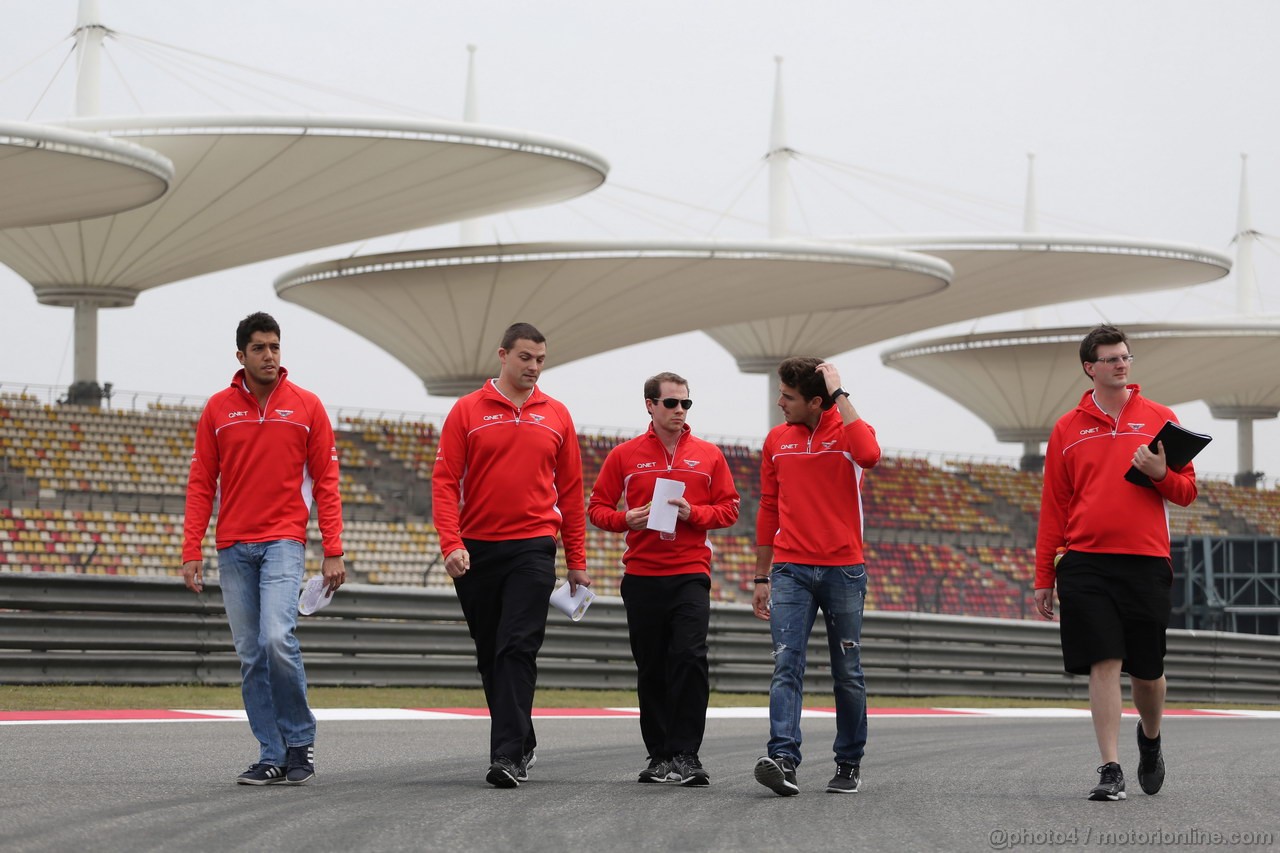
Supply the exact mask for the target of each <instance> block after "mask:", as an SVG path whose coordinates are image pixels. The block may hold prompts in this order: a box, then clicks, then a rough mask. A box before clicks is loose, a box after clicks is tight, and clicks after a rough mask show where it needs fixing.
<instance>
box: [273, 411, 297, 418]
mask: <svg viewBox="0 0 1280 853" xmlns="http://www.w3.org/2000/svg"><path fill="white" fill-rule="evenodd" d="M276 414H277V415H279V416H280V417H282V418H287V417H289V415H292V414H293V409H276Z"/></svg>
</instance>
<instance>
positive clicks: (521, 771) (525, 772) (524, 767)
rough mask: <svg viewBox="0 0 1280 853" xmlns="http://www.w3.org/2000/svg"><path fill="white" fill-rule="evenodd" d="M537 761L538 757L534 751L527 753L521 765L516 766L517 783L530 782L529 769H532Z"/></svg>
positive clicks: (521, 760)
mask: <svg viewBox="0 0 1280 853" xmlns="http://www.w3.org/2000/svg"><path fill="white" fill-rule="evenodd" d="M537 760H538V756H537V755H536V754H535V753H534V751H533V750H529V751H528V752H527V753H525V755H524V757H523V758H521V759H520V763H519V764H517V765H516V781H517V782H528V781H529V768H530V767H532V766H533V763H534V762H535V761H537Z"/></svg>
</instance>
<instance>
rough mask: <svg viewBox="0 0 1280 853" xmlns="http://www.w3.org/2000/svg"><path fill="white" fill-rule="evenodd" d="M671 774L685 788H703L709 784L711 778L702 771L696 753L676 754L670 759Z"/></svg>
mask: <svg viewBox="0 0 1280 853" xmlns="http://www.w3.org/2000/svg"><path fill="white" fill-rule="evenodd" d="M671 772H672V773H673V774H675V777H676V780H678V781H679V782H680V784H681V785H683V786H684V787H686V788H705V787H707V786H708V785H710V784H711V777H710V776H708V775H707V771H706V770H703V769H702V762H701V761H699V760H698V754H697V753H696V752H680V753H676V756H675V758H673V759H671Z"/></svg>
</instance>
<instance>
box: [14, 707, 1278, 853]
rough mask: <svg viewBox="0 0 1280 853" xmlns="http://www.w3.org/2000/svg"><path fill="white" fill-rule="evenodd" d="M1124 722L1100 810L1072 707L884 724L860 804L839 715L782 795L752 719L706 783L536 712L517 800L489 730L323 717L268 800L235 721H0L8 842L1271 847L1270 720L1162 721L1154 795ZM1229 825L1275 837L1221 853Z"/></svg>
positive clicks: (632, 737)
mask: <svg viewBox="0 0 1280 853" xmlns="http://www.w3.org/2000/svg"><path fill="white" fill-rule="evenodd" d="M1026 713H1029V714H1035V713H1036V712H1035V711H1028V712H1026ZM337 716H339V717H341V716H342V715H337ZM373 716H376V714H374V715H373ZM1133 726H1134V721H1133V718H1132V717H1129V716H1126V717H1125V721H1124V723H1123V724H1122V731H1123V736H1122V739H1121V744H1122V761H1121V763H1122V764H1123V765H1124V767H1125V770H1126V772H1127V774H1128V783H1129V788H1128V793H1129V799H1128V800H1127V801H1123V802H1117V803H1094V802H1089V801H1087V800H1086V799H1085V793H1086V792H1087V790H1088V789H1089V788H1090V787H1091V786H1092V785H1093V784H1094V782H1095V780H1096V774H1095V773H1094V768H1095V766H1096V764H1097V762H1096V761H1095V759H1094V756H1095V747H1094V742H1093V730H1092V726H1091V725H1090V723H1089V720H1088V718H1087V717H1084V716H1079V715H1077V716H1075V717H1069V718H1063V717H1035V716H1032V717H1027V716H1018V717H1009V718H1001V717H982V718H970V717H914V716H875V717H873V718H872V719H871V733H870V744H869V747H870V749H869V752H868V754H867V757H866V758H865V760H864V763H863V780H864V781H863V790H862V791H861V792H860V793H858V794H854V795H837V794H827V793H824V792H823V787H824V786H825V783H826V780H827V778H828V777H829V776H830V775H831V770H832V764H831V760H832V759H831V755H830V744H831V739H832V737H833V736H834V730H835V723H834V720H832V719H830V718H829V717H815V718H809V719H806V722H805V735H806V752H807V760H806V762H805V764H803V765H802V766H801V768H800V785H801V794H800V795H799V796H797V797H788V798H782V797H777V796H775V795H774V794H773V793H772V792H770V791H769V790H768V789H766V788H763V787H761V786H760V785H759V784H757V783H756V782H755V780H754V779H753V778H752V775H751V767H752V764H753V763H754V761H755V759H756V758H757V757H758V756H759V755H760V754H761V753H762V752H763V745H764V741H765V739H766V736H767V730H768V723H767V720H766V719H763V718H762V717H761V716H760V715H759V714H756V715H755V716H754V717H753V718H743V717H740V716H727V717H717V718H714V719H711V720H709V721H708V725H707V734H706V740H705V743H704V746H703V750H702V759H703V763H704V764H705V766H706V767H707V769H708V771H709V772H710V774H711V781H712V784H711V787H709V788H704V789H684V788H680V787H678V786H676V785H671V784H665V785H639V784H636V783H635V781H634V780H635V774H636V772H637V771H638V770H639V769H640V768H641V767H642V766H643V765H644V752H643V748H642V747H641V745H640V738H639V731H638V726H637V723H636V721H635V719H634V718H631V717H623V718H614V719H607V718H606V719H597V718H589V717H583V718H570V719H563V718H556V719H540V720H539V721H538V722H537V730H538V733H539V737H540V741H541V743H540V746H539V749H538V753H539V760H538V762H537V763H536V764H535V766H534V767H533V769H532V771H531V776H532V779H531V780H530V782H528V783H527V784H525V785H522V786H521V787H520V788H518V789H515V790H496V789H493V788H490V787H489V786H488V785H486V784H485V783H484V781H483V777H484V772H485V769H486V766H487V761H486V760H485V757H486V756H487V754H488V720H487V719H484V718H480V719H408V720H406V719H371V720H353V719H337V720H335V719H325V718H324V717H323V716H322V719H321V723H320V735H319V738H318V741H317V750H316V754H317V770H318V776H317V778H316V780H315V781H314V782H313V783H312V784H310V785H307V786H300V787H286V786H283V785H274V786H269V787H263V788H255V787H247V786H241V785H236V784H234V783H233V781H232V780H233V778H234V776H235V775H236V774H237V773H238V772H239V771H240V770H242V769H243V768H244V767H245V766H247V765H248V764H249V763H250V762H251V761H252V760H254V759H255V758H256V744H254V743H253V741H252V738H251V736H250V734H249V730H248V727H247V725H246V724H245V723H243V722H236V721H233V722H222V721H219V722H130V723H125V722H109V723H83V722H72V723H62V724H43V725H0V767H3V773H4V781H3V787H2V788H0V850H3V851H5V853H26V851H59V853H65V851H86V853H88V851H147V850H156V851H159V850H164V851H204V850H210V851H214V850H217V851H222V850H246V851H247V850H253V851H366V850H368V851H396V850H406V851H409V850H413V851H416V850H456V851H515V852H516V853H541V851H582V853H587V851H612V850H626V851H635V850H644V851H667V850H672V851H704V850H706V851H711V850H716V851H719V850H726V851H728V850H770V851H786V853H793V851H855V850H876V851H885V850H909V851H930V850H938V851H956V850H978V851H981V850H993V849H1000V850H1004V849H1011V850H1031V849H1037V848H1048V847H1050V846H1053V847H1059V848H1066V849H1071V848H1073V847H1078V848H1081V849H1095V850H1096V849H1107V848H1117V849H1118V848H1134V849H1149V850H1168V849H1187V850H1223V849H1231V850H1264V849H1278V848H1280V819H1278V818H1277V812H1278V807H1277V792H1278V791H1280V783H1278V781H1277V777H1278V774H1277V769H1276V768H1277V757H1278V756H1280V751H1278V748H1277V744H1280V714H1274V713H1273V714H1268V715H1264V716H1263V717H1262V718H1253V719H1230V718H1227V719H1224V718H1220V717H1213V718H1201V717H1173V718H1169V719H1167V720H1166V722H1165V756H1166V761H1167V763H1168V767H1169V775H1168V780H1167V782H1166V784H1165V788H1164V790H1163V791H1162V792H1161V793H1160V794H1158V795H1157V796H1154V797H1149V796H1146V795H1144V794H1143V793H1142V792H1141V790H1140V789H1139V787H1138V783H1137V778H1136V770H1137V759H1136V746H1134V745H1133V742H1132V738H1133V735H1132V730H1133ZM1214 833H1217V834H1218V835H1217V836H1215V835H1214ZM1232 833H1235V834H1237V836H1236V838H1237V839H1239V838H1240V837H1241V835H1244V836H1245V840H1250V839H1249V838H1248V837H1247V836H1248V834H1252V836H1254V838H1255V839H1256V837H1257V836H1259V835H1263V836H1264V837H1263V838H1262V839H1261V840H1262V841H1263V842H1268V839H1267V838H1266V837H1265V835H1266V834H1267V833H1270V838H1269V843H1260V844H1253V845H1241V844H1239V843H1237V844H1227V843H1226V842H1227V841H1229V840H1231V834H1232ZM1180 841H1181V842H1191V843H1185V844H1183V843H1179V842H1180Z"/></svg>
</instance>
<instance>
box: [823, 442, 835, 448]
mask: <svg viewBox="0 0 1280 853" xmlns="http://www.w3.org/2000/svg"><path fill="white" fill-rule="evenodd" d="M835 446H836V443H835V442H834V441H824V442H822V449H823V450H830V449H831V448H833V447H835Z"/></svg>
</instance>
